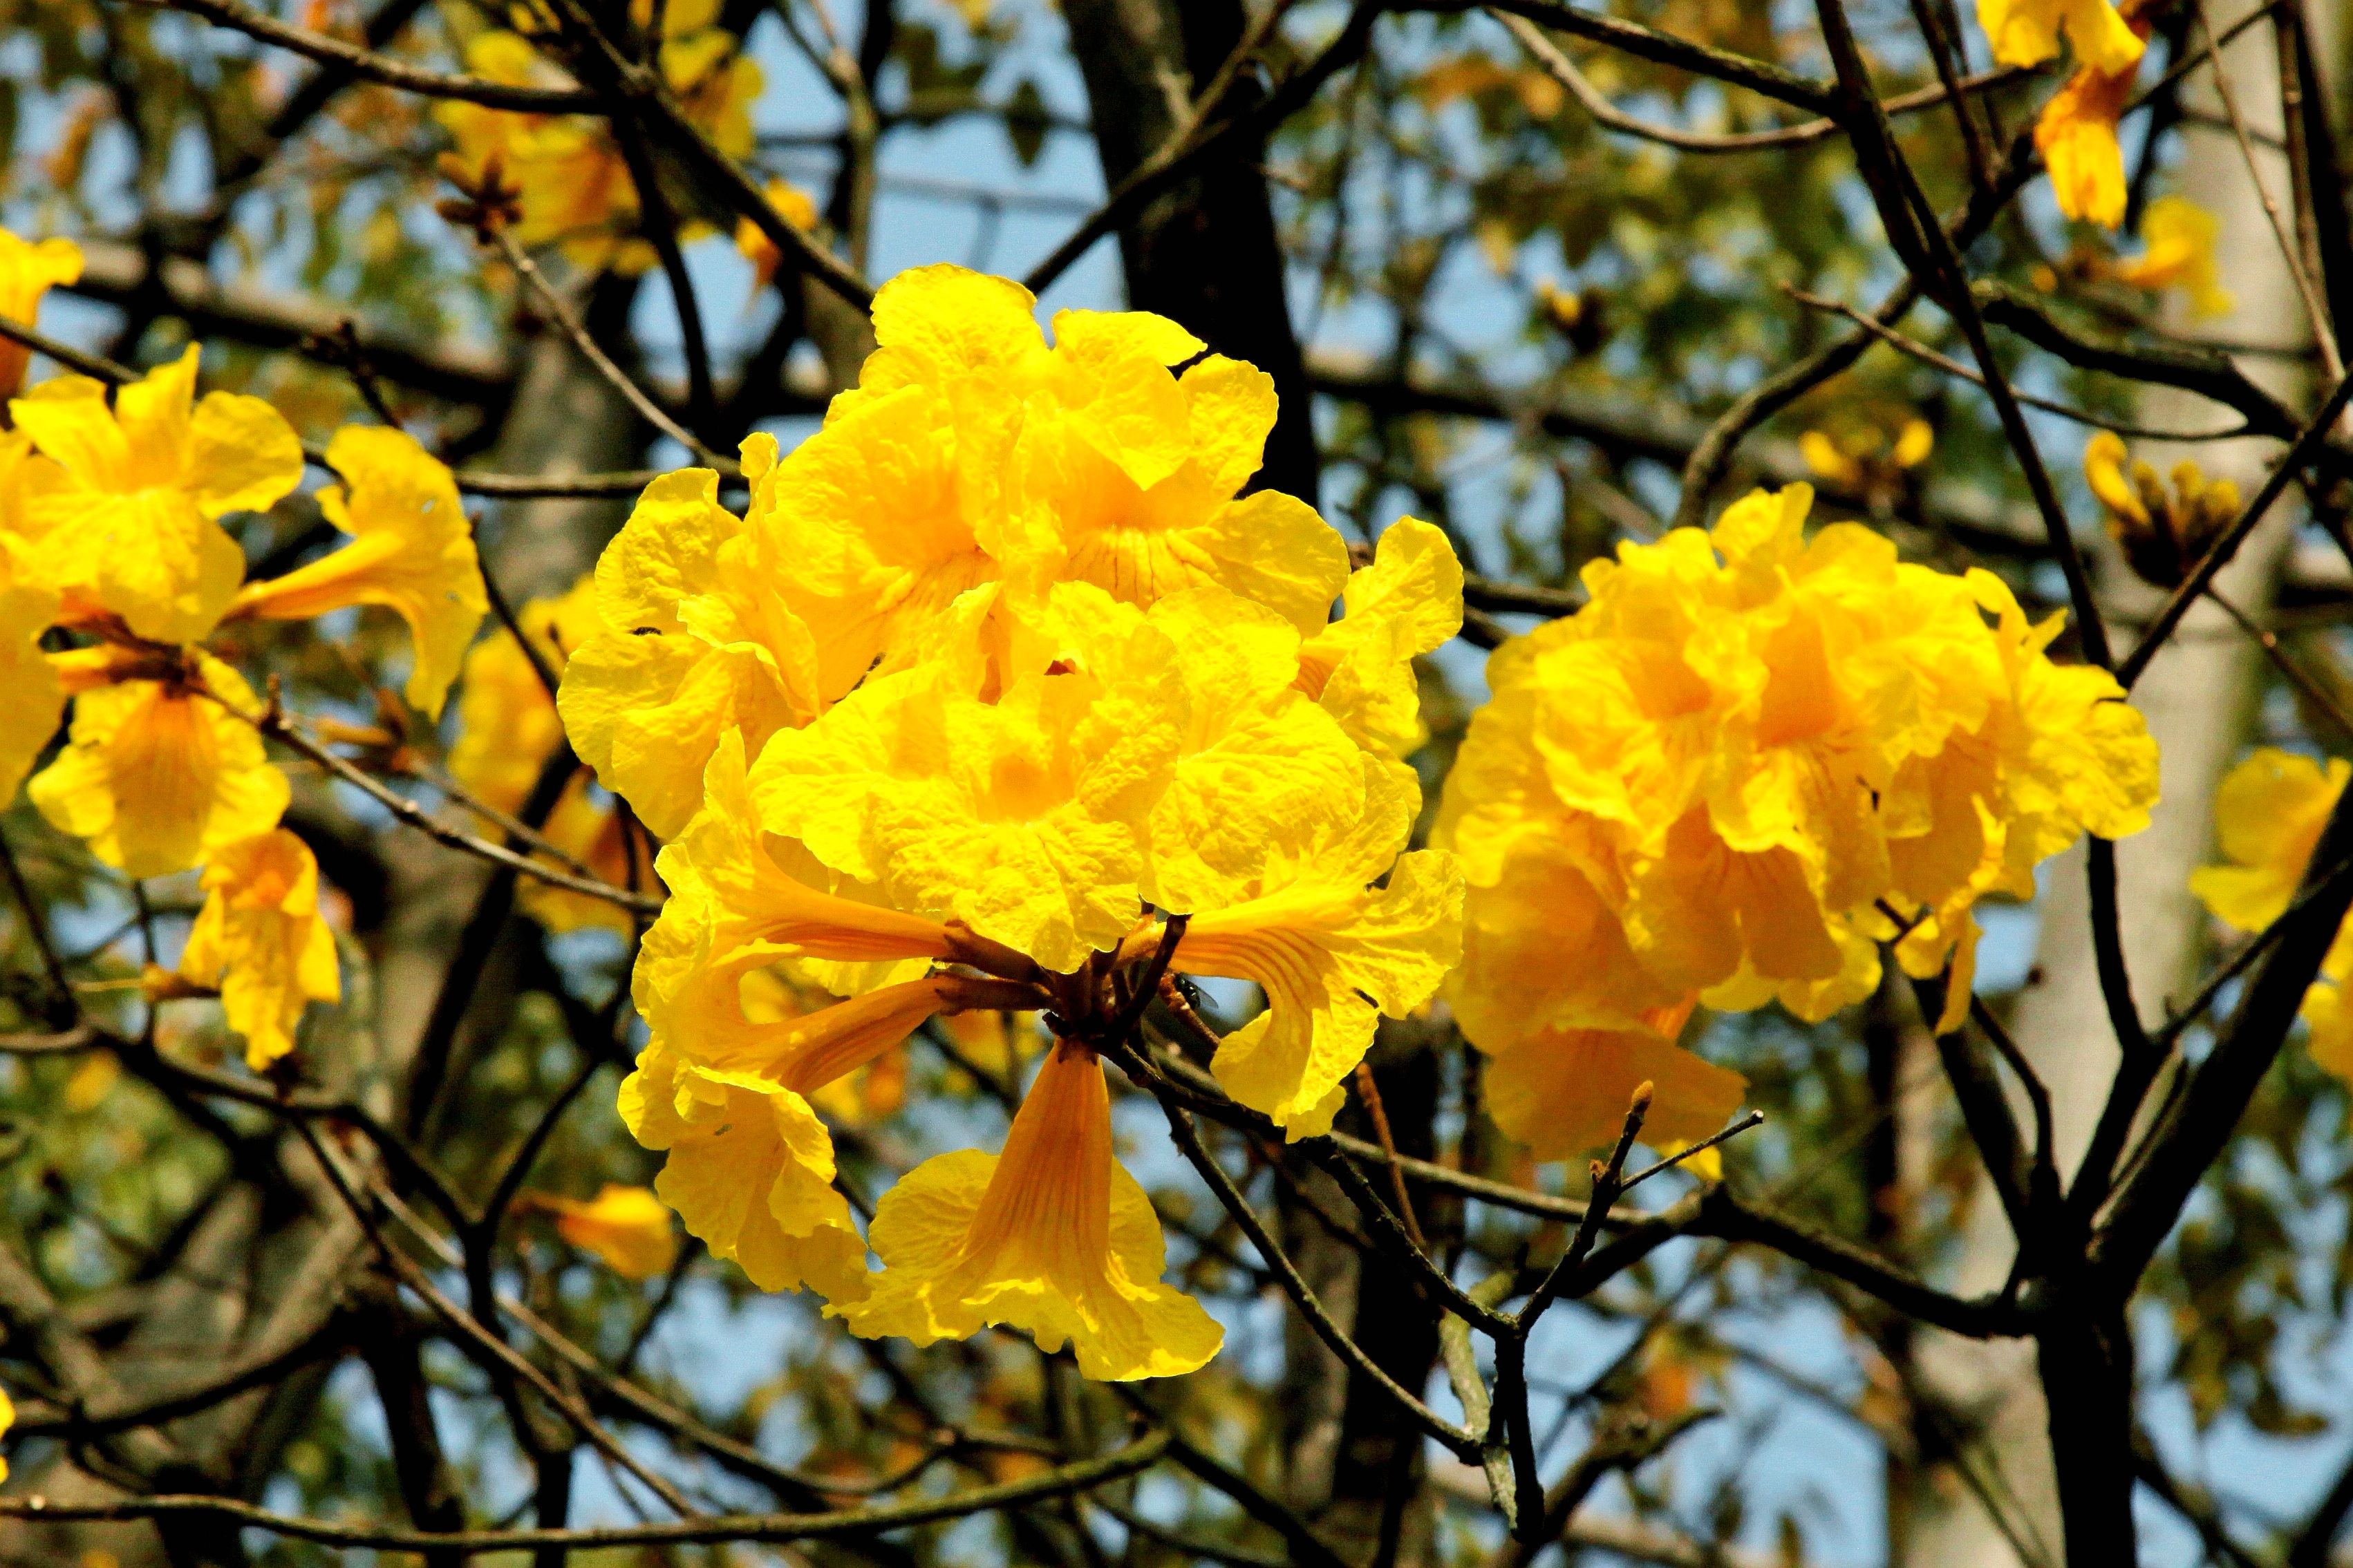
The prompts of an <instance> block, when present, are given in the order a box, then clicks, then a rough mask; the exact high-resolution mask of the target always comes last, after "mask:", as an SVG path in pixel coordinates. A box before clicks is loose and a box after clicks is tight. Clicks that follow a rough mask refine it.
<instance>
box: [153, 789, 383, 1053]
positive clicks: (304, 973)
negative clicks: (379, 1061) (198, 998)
mask: <svg viewBox="0 0 2353 1568" xmlns="http://www.w3.org/2000/svg"><path fill="white" fill-rule="evenodd" d="M204 887H205V906H204V908H203V909H202V910H198V911H197V913H196V922H195V928H194V929H193V930H191V931H189V932H188V944H187V946H186V947H185V949H184V950H183V951H182V952H181V954H180V977H181V978H182V979H183V980H185V981H188V982H189V983H191V984H195V985H201V986H206V987H210V988H214V989H217V990H218V991H219V992H220V997H221V1010H222V1011H223V1012H224V1013H226V1014H227V1016H228V1026H229V1027H230V1028H232V1029H234V1030H236V1031H237V1033H238V1034H240V1035H243V1036H244V1037H245V1063H246V1066H248V1067H249V1068H253V1069H254V1070H255V1071H256V1072H259V1071H260V1070H261V1069H262V1068H266V1067H268V1066H269V1064H270V1063H271V1062H274V1061H276V1060H277V1059H278V1058H280V1057H282V1056H284V1055H285V1054H286V1053H287V1052H289V1051H290V1050H292V1049H293V1048H294V1027H295V1026H296V1025H297V1024H299V1023H301V1020H302V1010H303V1008H304V1007H305V1006H307V1005H309V1004H311V1003H312V1002H327V1003H334V1002H338V1001H341V1000H342V999H343V981H342V978H341V976H340V975H339V973H337V970H336V967H335V938H334V933H333V932H332V931H329V930H328V929H327V922H326V921H323V920H322V919H321V918H320V917H319V863H318V862H317V861H316V860H315V859H313V858H311V848H310V846H308V845H306V844H304V843H303V842H302V840H301V839H300V838H298V837H295V836H294V835H293V834H291V833H289V832H288V831H287V830H286V829H284V828H282V827H280V828H275V829H273V830H271V831H270V832H268V833H264V834H260V835H258V836H257V837H252V838H247V839H241V840H238V841H237V842H236V843H232V844H226V845H223V846H221V847H219V848H217V849H216V850H214V851H212V853H211V856H210V864H208V865H206V867H205V876H204Z"/></svg>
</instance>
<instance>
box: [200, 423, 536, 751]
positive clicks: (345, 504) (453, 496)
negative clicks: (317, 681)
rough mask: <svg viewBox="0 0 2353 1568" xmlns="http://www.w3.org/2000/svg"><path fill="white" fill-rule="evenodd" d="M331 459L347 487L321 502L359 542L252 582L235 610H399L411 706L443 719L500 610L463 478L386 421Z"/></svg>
mask: <svg viewBox="0 0 2353 1568" xmlns="http://www.w3.org/2000/svg"><path fill="white" fill-rule="evenodd" d="M327 464H328V466H329V467H330V468H333V469H334V470H335V471H336V472H337V473H338V474H341V475H342V476H343V481H344V484H343V485H332V486H330V487H328V488H327V489H323V490H321V491H320V492H319V509H320V510H322V511H323V512H324V513H326V517H327V521H329V522H332V523H333V524H334V525H335V526H336V527H337V528H339V529H342V530H343V531H344V532H345V533H348V534H351V535H352V536H353V538H352V542H350V543H349V544H346V545H344V546H343V548H342V549H341V550H337V551H334V552H332V553H330V554H328V555H326V556H324V557H322V558H321V559H319V560H317V561H313V562H311V563H310V564H309V565H307V566H298V567H296V568H295V569H294V570H293V571H291V572H290V573H288V574H286V575H285V576H283V577H274V578H272V579H270V580H269V582H267V583H256V584H251V585H250V586H248V587H247V588H246V589H245V590H244V591H243V592H241V593H239V594H238V595H237V602H236V605H235V606H234V608H233V609H232V610H231V612H230V613H231V614H232V615H233V616H261V617H263V618H264V619H268V620H278V621H298V620H309V619H310V618H311V617H312V616H323V615H325V614H326V613H327V612H328V611H330V610H339V609H342V608H343V607H345V606H346V605H384V606H385V607H387V608H389V609H392V610H395V611H396V612H398V614H399V616H400V618H401V619H402V620H404V621H406V622H407V623H408V635H409V639H410V641H411V643H412V644H413V645H414V647H415V668H412V669H411V670H410V672H409V676H408V693H407V695H408V700H409V703H410V705H411V706H413V707H415V708H417V709H418V710H420V711H422V712H424V713H425V714H426V715H427V717H429V718H438V716H439V715H440V712H441V702H442V700H443V699H444V698H445V697H446V696H447V695H448V690H449V683H450V681H452V680H454V679H457V675H458V665H459V660H460V659H462V658H464V657H465V653H466V645H467V644H468V643H470V642H471V641H473V640H474V629H475V628H476V627H477V626H480V625H481V622H482V616H483V614H484V612H485V611H487V610H488V609H489V608H490V600H489V598H488V596H487V595H485V593H484V590H483V587H482V573H481V567H480V563H478V562H477V561H476V559H475V556H474V535H473V528H472V525H471V524H470V523H469V522H468V521H466V512H465V509H464V507H463V506H461V505H460V504H459V500H458V485H457V481H456V480H455V479H453V478H452V477H451V476H450V473H449V469H448V467H447V466H446V465H444V464H443V463H441V462H439V461H438V460H437V459H435V458H433V457H432V456H431V455H430V454H428V453H427V451H426V450H425V448H424V447H421V446H419V445H417V438H416V437H413V436H410V435H407V434H406V433H405V432H403V431H399V430H388V429H385V428H383V427H381V426H365V425H346V426H343V428H342V429H340V430H338V431H336V432H335V435H334V439H333V440H332V441H330V442H329V443H328V444H327ZM346 485H347V486H349V489H345V488H344V486H346Z"/></svg>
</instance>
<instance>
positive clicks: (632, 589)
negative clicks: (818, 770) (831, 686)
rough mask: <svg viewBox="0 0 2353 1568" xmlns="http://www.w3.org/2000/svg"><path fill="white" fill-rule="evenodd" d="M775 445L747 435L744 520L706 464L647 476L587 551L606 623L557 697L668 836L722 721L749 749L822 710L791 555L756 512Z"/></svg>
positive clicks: (767, 486) (571, 727) (578, 737)
mask: <svg viewBox="0 0 2353 1568" xmlns="http://www.w3.org/2000/svg"><path fill="white" fill-rule="evenodd" d="M775 466H776V438H775V437H771V436H765V435H762V436H754V437H751V438H750V439H748V440H746V441H745V442H744V473H745V475H746V476H747V477H748V478H750V479H751V480H752V482H753V487H754V489H753V495H754V500H753V513H754V521H753V522H750V523H747V521H745V520H744V519H742V518H738V517H736V516H735V515H734V514H733V512H730V511H729V510H727V509H726V508H724V507H723V506H721V505H720V504H719V477H718V476H717V475H716V474H714V473H712V472H711V471H710V470H708V469H702V468H692V469H688V470H687V471H685V472H683V473H677V474H669V475H665V476H664V477H663V478H661V479H657V480H655V481H654V482H653V483H652V484H651V485H649V486H648V487H647V488H646V492H645V494H644V495H643V496H642V497H641V498H639V500H638V505H637V509H636V510H634V511H632V512H631V513H630V515H629V521H628V523H627V524H625V525H624V526H623V528H622V530H621V532H620V533H619V535H618V536H617V537H616V538H615V539H614V541H613V542H612V543H611V544H610V545H608V546H607V547H606V551H605V553H604V556H603V558H602V559H601V560H599V561H598V563H597V565H596V611H597V615H598V616H599V617H600V619H601V621H602V625H601V626H599V627H598V629H597V630H596V634H595V635H594V636H591V637H588V638H587V639H586V641H585V642H583V643H581V644H580V645H579V646H578V647H575V648H574V649H572V650H570V651H571V658H570V661H569V662H568V663H567V664H566V665H565V671H564V685H563V689H562V691H561V692H560V693H559V694H558V697H557V700H556V701H557V707H558V708H559V709H560V710H561V711H562V714H563V717H564V724H565V729H566V730H567V731H569V732H570V734H571V736H572V743H573V746H574V747H575V749H576V750H577V751H578V752H579V753H580V757H581V760H582V761H584V762H586V763H588V765H589V766H591V767H593V768H595V769H596V776H597V777H598V778H599V779H601V780H602V781H603V782H604V784H605V786H606V787H607V788H608V789H610V790H612V791H613V792H614V793H615V794H617V795H621V796H623V797H624V798H626V799H627V800H628V802H629V805H631V806H632V807H633V808H634V809H635V810H636V811H637V814H638V818H639V819H640V820H641V821H643V822H644V823H645V824H646V826H648V827H649V828H651V829H652V830H653V831H654V832H655V833H656V834H659V836H661V837H665V838H669V837H676V836H677V835H678V833H679V832H680V831H681V829H683V828H684V827H685V826H686V824H687V821H688V820H689V819H690V818H691V817H692V816H693V815H694V813H695V811H696V810H697V808H698V807H700V806H701V805H702V770H703V767H704V764H705V763H708V762H709V761H710V758H711V755H712V752H713V751H714V750H715V749H716V748H717V746H718V744H719V742H720V740H721V738H722V737H723V735H728V734H733V735H736V736H738V737H739V738H740V740H741V742H742V743H743V746H744V750H745V752H747V753H750V752H757V751H758V750H759V748H760V746H761V744H762V743H763V742H765V741H766V740H767V738H768V736H769V735H771V734H772V733H774V732H775V731H777V730H779V729H781V728H785V727H786V726H789V725H796V724H803V723H806V722H807V721H809V720H810V719H812V718H814V717H815V716H816V715H817V714H818V713H819V712H820V711H822V710H823V707H824V703H823V699H822V697H821V695H820V694H819V692H818V667H817V647H816V644H815V642H814V640H813V639H812V637H811V635H810V632H809V629H808V627H807V624H806V623H805V622H804V621H803V620H802V619H801V617H800V616H799V615H798V614H797V613H796V612H795V610H794V608H793V606H792V605H791V604H790V603H789V602H788V600H787V598H786V593H787V589H786V583H787V581H788V579H789V577H790V575H791V574H790V571H789V569H788V564H787V563H786V560H784V559H783V558H780V557H779V556H777V555H776V554H775V553H774V552H773V547H774V541H773V540H772V539H769V538H767V537H766V536H765V535H764V533H763V532H762V531H760V530H759V528H758V527H757V525H756V520H757V519H758V518H759V517H760V516H761V515H762V514H763V513H764V512H765V511H766V510H769V509H770V508H771V507H772V506H773V500H772V499H771V498H772V494H773V488H774V484H775V479H776V474H775Z"/></svg>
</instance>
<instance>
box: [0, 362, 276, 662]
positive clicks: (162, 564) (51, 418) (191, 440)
mask: <svg viewBox="0 0 2353 1568" xmlns="http://www.w3.org/2000/svg"><path fill="white" fill-rule="evenodd" d="M196 360H197V350H196V348H195V345H194V344H190V345H189V347H188V350H187V352H186V353H184V354H182V355H181V356H180V358H179V359H178V360H176V361H174V362H173V363H170V364H164V365H158V366H157V367H156V368H155V369H153V370H152V371H149V372H148V373H147V374H146V376H145V377H144V379H142V380H140V381H137V382H134V383H132V384H131V385H129V386H125V387H123V388H121V391H120V392H118V393H117V394H116V396H115V400H114V405H113V407H111V408H109V407H108V406H107V399H106V388H105V387H104V386H102V385H100V384H99V383H97V382H95V381H91V380H90V379H88V378H87V377H84V376H79V375H68V376H59V377H58V379H56V380H54V381H47V382H44V383H42V384H40V385H39V386H37V387H35V388H33V390H32V391H31V392H29V393H27V394H26V395H24V396H22V397H19V398H16V399H15V400H13V401H12V402H11V403H10V404H9V405H8V408H9V413H10V416H11V417H12V418H13V419H14V421H15V423H16V426H18V428H20V429H22V430H24V431H25V432H26V434H28V435H29V436H30V437H32V440H33V444H34V445H35V447H37V448H38V449H39V452H40V456H39V457H38V458H35V459H33V460H32V461H31V462H30V463H28V464H27V465H26V469H25V472H24V480H23V482H24V486H25V499H24V509H23V527H24V531H25V533H26V537H27V538H28V540H29V541H30V546H31V548H30V563H31V570H32V573H33V575H34V576H35V578H36V579H37V580H38V581H40V582H43V583H46V584H47V585H49V586H51V587H53V588H56V589H58V590H59V591H60V592H62V593H63V594H64V595H65V596H66V614H67V616H68V618H69V621H73V622H76V623H80V622H85V621H90V620H93V619H98V618H102V617H105V616H114V617H119V618H120V619H121V621H122V622H123V623H124V624H125V625H127V626H129V627H130V629H131V630H132V632H133V633H134V634H136V635H137V636H139V637H145V638H148V639H150V640H152V641H155V642H164V643H182V642H193V641H195V639H196V638H198V637H203V636H204V635H205V634H206V633H207V632H209V631H211V630H212V629H213V626H215V624H216V623H217V622H218V621H219V619H220V617H221V615H222V614H223V612H225V611H226V610H227V608H228V606H229V604H230V602H231V601H232V600H233V599H235V598H236V596H237V586H238V584H239V583H240V582H241V581H242V580H243V578H244V575H245V552H243V551H242V550H240V549H238V548H237V542H236V541H235V540H233V539H231V538H230V537H229V536H228V535H227V532H225V531H223V530H222V528H221V526H220V524H219V522H218V521H216V520H217V519H219V518H220V517H222V516H223V515H225V514H227V513H228V512H232V511H248V510H260V509H262V508H266V507H268V506H269V505H270V504H271V503H273V502H274V501H276V500H278V499H279V498H280V496H283V495H284V494H286V493H287V492H288V491H289V490H290V489H293V488H294V486H295V484H296V483H297V482H298V481H299V480H300V479H301V477H302V446H301V442H300V441H299V440H297V439H296V438H295V435H294V432H293V430H292V429H291V428H290V427H289V426H288V425H287V423H286V421H285V420H284V419H282V418H280V416H279V414H278V411H277V410H276V409H274V408H272V407H270V406H269V405H268V404H267V403H264V402H263V401H261V399H259V398H258V397H247V396H243V395H238V394H234V393H227V392H213V393H207V394H206V395H205V398H204V400H203V401H202V402H201V403H198V402H195V384H196Z"/></svg>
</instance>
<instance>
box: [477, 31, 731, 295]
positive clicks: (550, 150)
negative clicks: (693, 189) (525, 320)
mask: <svg viewBox="0 0 2353 1568" xmlns="http://www.w3.org/2000/svg"><path fill="white" fill-rule="evenodd" d="M673 9H674V10H675V11H676V12H677V13H678V15H677V16H676V18H675V19H674V18H673V16H671V15H670V13H667V12H666V13H665V15H664V16H663V25H662V34H663V37H662V43H661V48H660V61H659V63H660V67H661V72H662V77H663V79H664V81H665V82H666V83H667V85H668V86H669V88H670V92H671V93H672V94H673V95H674V96H675V97H676V98H677V100H678V101H679V103H680V106H681V108H683V109H684V110H686V113H687V116H688V118H689V119H691V120H692V121H694V122H695V123H696V124H697V125H699V126H700V127H702V130H703V131H704V132H705V133H707V134H708V135H710V136H711V138H712V141H713V142H715V143H717V145H718V147H719V149H720V151H721V152H723V153H727V154H728V155H729V156H730V157H735V158H742V157H744V156H746V155H748V154H749V153H751V151H752V145H753V140H754V138H753V131H752V121H751V114H750V110H751V105H752V103H753V102H754V100H756V99H758V97H759V96H760V89H761V85H762V77H761V72H760V68H759V66H758V65H757V63H755V62H754V61H753V60H752V59H750V58H747V57H746V56H744V54H743V53H742V51H741V50H740V48H739V47H738V46H737V43H736V40H735V38H734V37H733V35H731V34H728V33H726V32H723V31H722V30H720V29H718V28H716V27H713V26H711V22H712V19H713V18H714V17H715V16H716V13H715V12H714V11H712V8H710V7H708V6H704V5H680V6H677V7H674V8H673ZM466 64H467V68H468V69H469V70H470V72H471V73H472V74H474V75H476V76H480V77H483V78H486V79H489V80H491V81H497V82H503V83H507V84H509V85H512V86H517V87H525V86H533V87H568V86H571V85H573V83H572V81H571V79H570V78H569V77H567V76H566V75H565V73H564V72H563V71H561V70H559V69H557V68H555V67H554V65H553V64H552V63H550V62H549V61H548V60H546V59H545V58H543V57H542V56H541V55H540V53H539V52H538V50H536V49H535V48H533V46H532V43H531V41H530V40H529V39H528V38H525V37H522V35H521V34H519V33H512V32H505V31H494V32H488V33H483V34H480V36H478V37H475V38H474V39H473V40H472V41H471V42H470V43H469V44H468V45H467V47H466ZM434 117H435V118H436V119H437V120H438V121H440V123H441V126H442V128H443V129H444V130H446V131H447V132H448V133H449V138H450V141H451V142H453V143H454V144H455V148H456V151H455V153H454V154H452V155H451V157H450V159H449V160H448V162H449V164H450V165H451V166H452V167H453V169H454V172H455V173H456V174H458V175H459V177H461V178H462V179H463V180H464V182H465V183H466V184H467V185H469V186H470V187H479V186H480V184H482V182H483V180H484V179H485V177H486V176H487V175H489V174H491V173H492V172H496V173H497V174H498V175H499V176H500V178H501V180H502V181H504V182H506V183H507V184H511V185H512V187H513V188H514V189H515V190H517V191H518V192H519V202H520V205H521V207H522V222H521V223H519V224H518V225H516V226H515V238H516V239H517V241H519V242H520V243H521V244H522V245H524V246H525V247H538V246H542V245H549V244H555V245H560V246H561V247H563V250H564V253H565V258H566V259H567V260H569V261H570V262H571V263H572V264H573V265H574V266H575V267H577V268H580V269H581V270H582V271H584V272H590V273H594V272H599V271H603V270H604V269H606V268H608V267H610V268H615V269H617V270H619V271H623V272H640V271H643V270H644V269H645V268H648V267H650V266H652V265H653V263H654V260H655V255H654V251H653V247H651V246H649V245H648V244H647V243H646V242H645V241H644V240H643V239H641V238H639V237H638V236H637V233H636V229H637V226H638V207H639V203H638V191H637V186H636V184H634V183H633V182H632V181H631V179H630V177H629V169H628V159H627V158H626V157H625V156H624V155H623V153H622V151H621V148H620V146H619V144H618V143H617V142H615V141H614V140H613V138H612V135H611V133H610V132H609V131H607V128H606V127H605V126H604V125H603V124H601V123H599V122H598V121H595V120H593V119H590V118H588V117H586V116H576V115H545V114H533V113H523V112H518V111H516V110H503V109H486V108H483V107H481V106H480V105H478V104H470V103H458V102H446V103H442V104H440V105H438V106H437V107H436V109H435V110H434ZM688 232H689V237H691V233H692V232H693V231H692V230H691V229H690V230H689V231H688ZM705 232H707V231H705Z"/></svg>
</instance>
